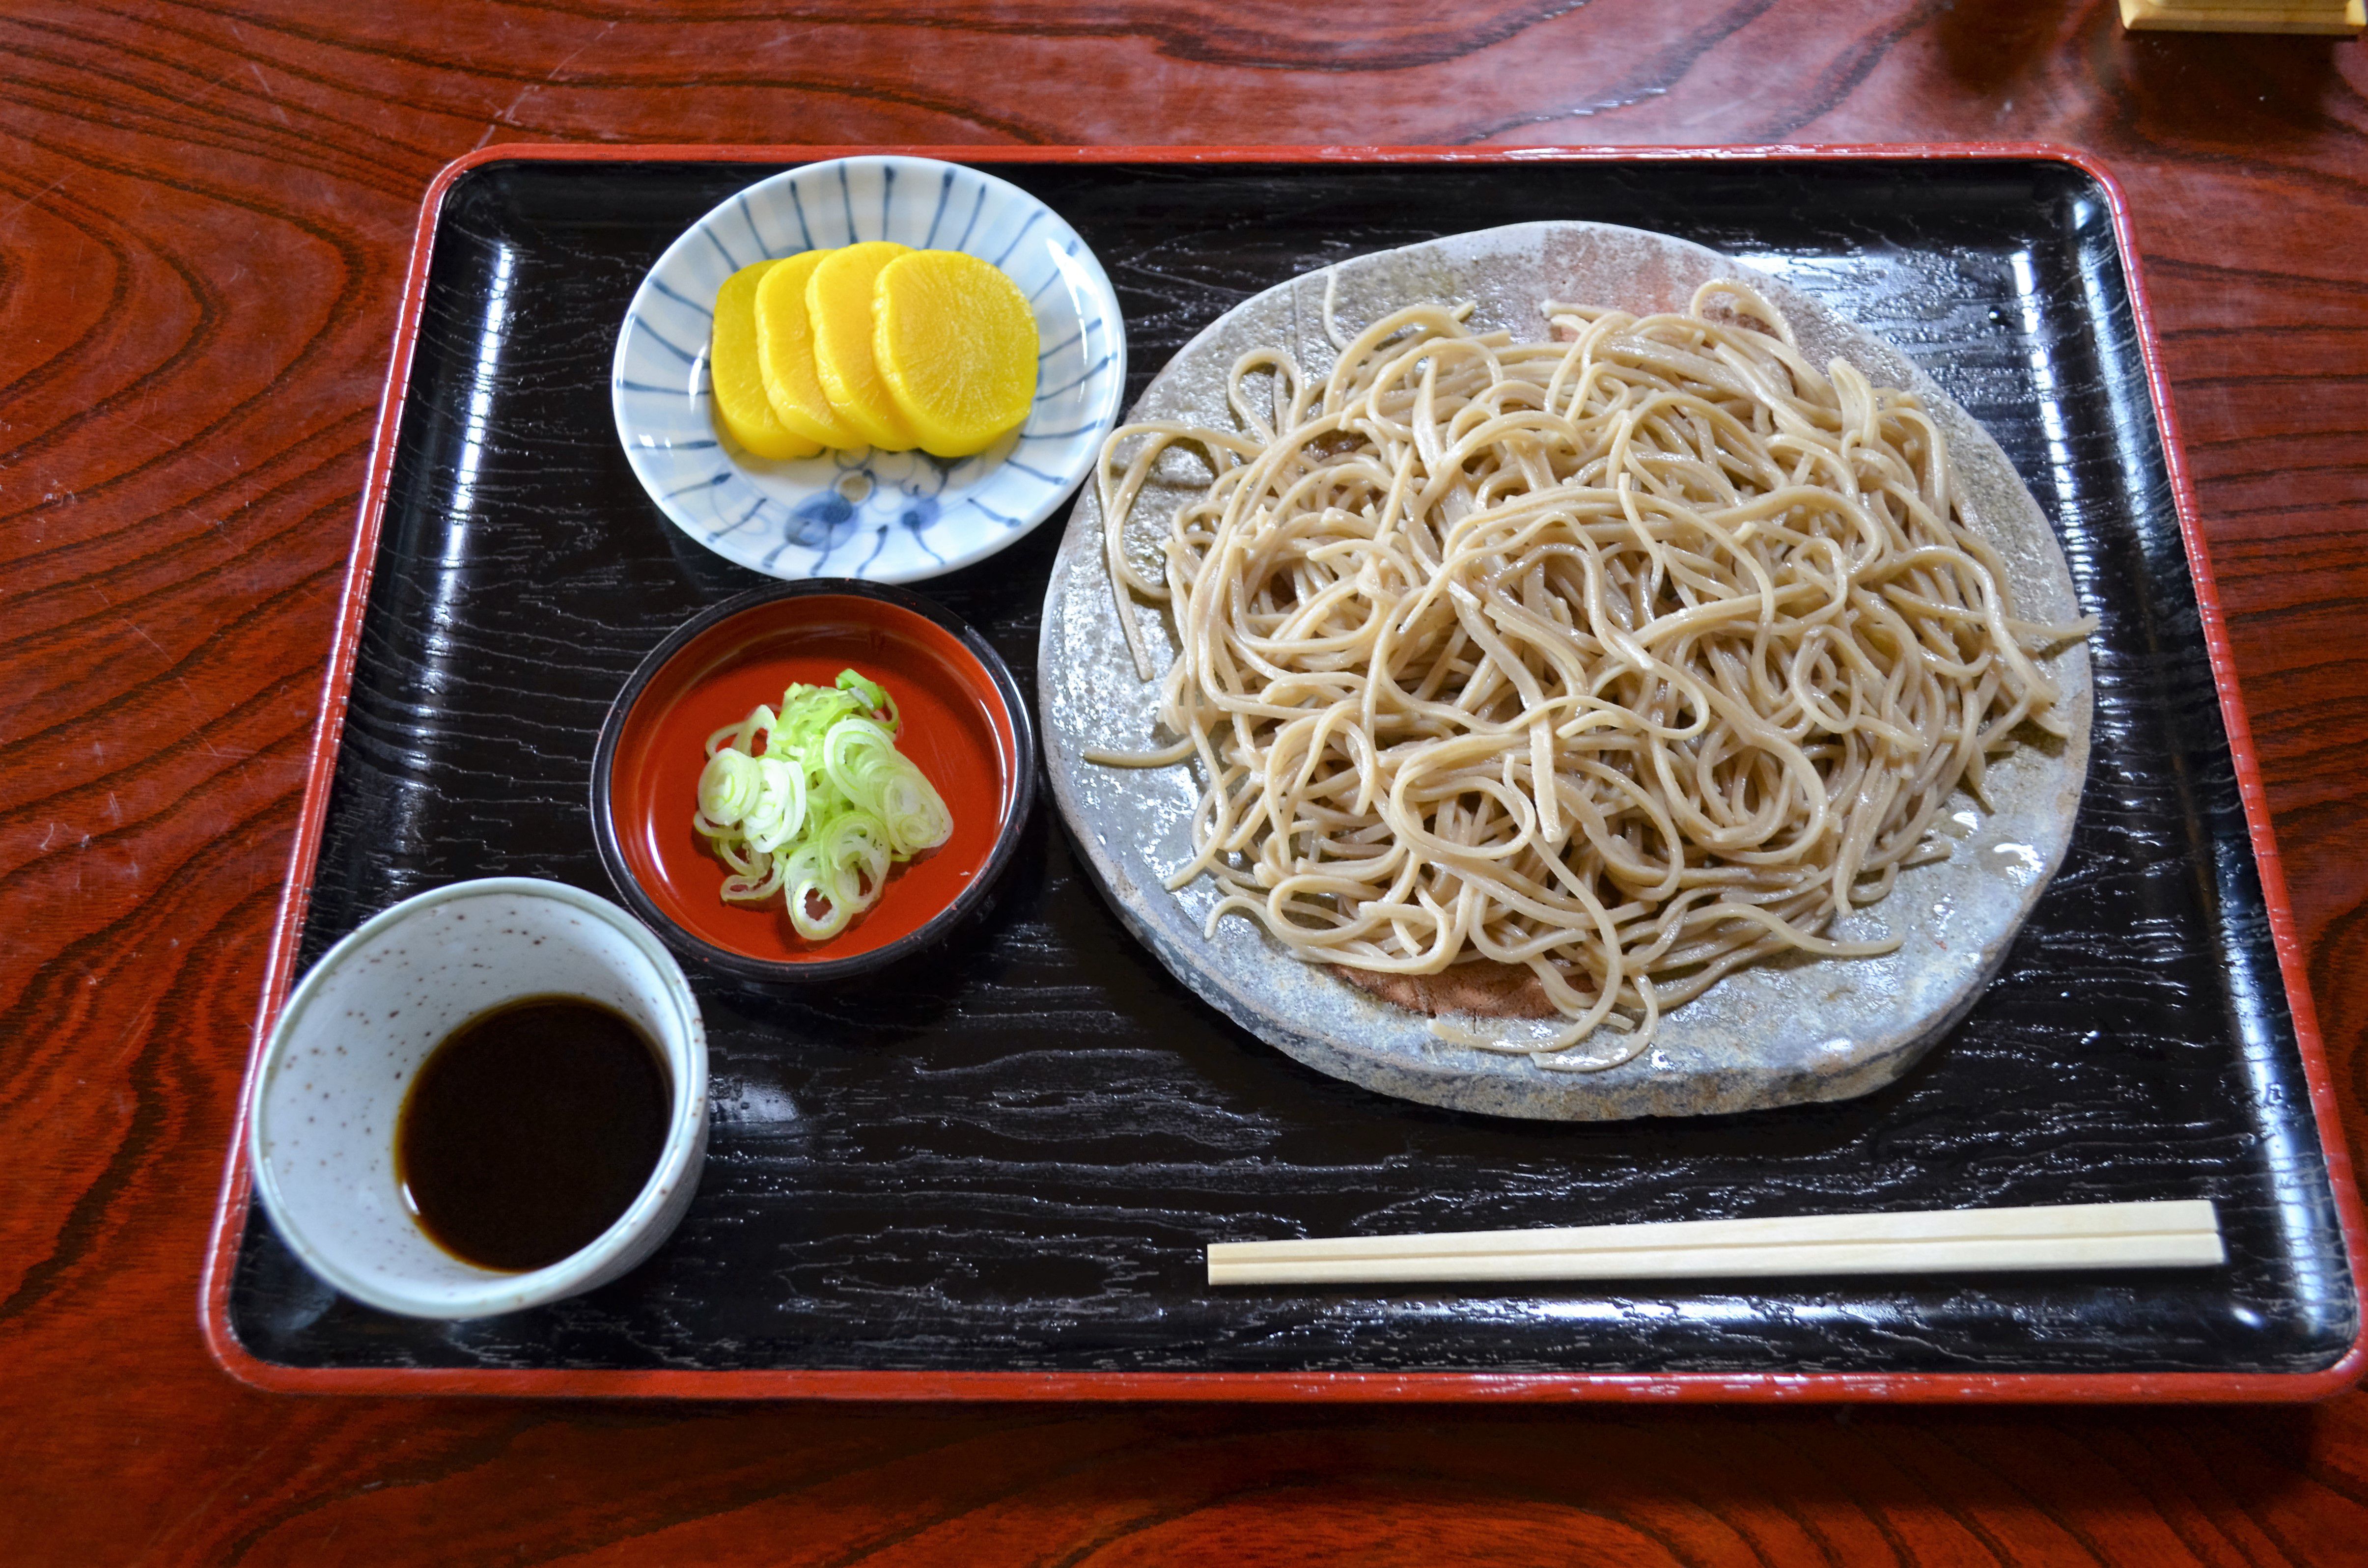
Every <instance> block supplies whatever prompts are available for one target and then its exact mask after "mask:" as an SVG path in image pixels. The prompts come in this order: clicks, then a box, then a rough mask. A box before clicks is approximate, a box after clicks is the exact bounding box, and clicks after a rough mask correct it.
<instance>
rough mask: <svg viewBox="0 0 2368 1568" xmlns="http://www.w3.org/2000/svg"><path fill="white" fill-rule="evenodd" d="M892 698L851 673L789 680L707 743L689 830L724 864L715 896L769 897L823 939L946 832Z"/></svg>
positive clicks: (805, 932)
mask: <svg viewBox="0 0 2368 1568" xmlns="http://www.w3.org/2000/svg"><path fill="white" fill-rule="evenodd" d="M902 727H903V720H902V717H901V715H900V714H899V713H898V711H897V709H896V700H895V699H894V698H893V697H891V696H889V695H888V692H887V690H886V688H885V687H882V686H881V685H880V684H879V683H878V682H877V681H873V680H869V679H866V678H865V677H864V676H861V675H859V674H858V673H857V672H855V671H854V670H842V671H840V672H839V676H838V679H837V682H836V683H834V684H833V685H831V686H827V687H820V686H792V687H790V688H789V689H788V690H787V691H785V692H783V693H782V694H781V706H780V711H779V712H778V713H777V712H775V711H774V710H772V709H770V708H766V707H762V706H759V707H758V708H757V710H755V711H754V712H752V713H750V714H749V715H748V717H747V718H746V719H745V720H743V721H742V722H739V723H737V724H727V725H725V726H723V728H722V729H720V730H718V731H716V732H715V733H713V734H712V735H710V736H709V737H708V738H707V750H708V758H707V767H706V768H705V769H704V770H703V771H702V772H701V773H700V776H699V809H698V811H697V812H696V813H695V814H694V815H693V816H692V818H691V825H692V826H693V827H694V828H696V829H697V830H698V832H699V834H700V836H701V837H703V838H705V839H706V840H707V844H708V847H709V848H710V849H711V850H712V851H713V852H714V853H715V855H716V856H717V857H718V858H720V859H722V860H723V863H724V864H725V865H727V866H729V867H731V868H732V874H731V875H730V876H728V877H726V878H724V879H723V897H724V898H725V899H726V900H728V901H730V902H732V903H763V902H764V901H766V900H768V899H769V898H771V897H772V896H773V894H775V893H776V892H779V893H781V894H783V895H785V897H786V898H787V900H788V903H789V915H790V924H791V926H794V927H796V929H797V932H798V934H799V935H800V936H801V937H805V938H806V939H807V940H808V941H815V942H820V941H827V940H828V939H829V938H831V937H836V936H837V935H838V934H839V933H840V932H841V931H844V930H846V929H847V927H848V924H849V923H850V922H851V921H853V920H854V919H855V917H856V916H857V915H860V914H862V913H863V912H864V911H865V910H867V909H869V908H871V905H873V904H874V903H878V902H879V901H880V895H881V892H882V890H883V889H884V888H885V887H886V886H887V882H888V872H889V869H891V868H892V867H893V866H894V865H896V864H898V863H900V862H902V861H905V860H909V859H911V858H913V857H914V856H916V855H918V854H921V853H923V852H924V851H926V850H930V849H935V848H937V847H938V846H939V845H941V844H943V843H945V841H946V840H947V839H948V838H950V837H951V836H952V835H953V825H954V824H953V816H952V814H951V812H948V811H947V810H946V803H945V800H944V798H943V797H941V796H940V795H939V793H938V791H937V789H936V787H935V786H934V785H932V784H931V783H930V782H929V780H928V776H927V775H925V774H923V773H922V771H921V770H920V769H919V768H918V767H916V766H914V764H913V761H912V759H911V758H910V757H907V756H905V755H904V754H903V753H902V752H900V751H898V750H897V749H896V735H897V733H898V732H899V730H901V729H902Z"/></svg>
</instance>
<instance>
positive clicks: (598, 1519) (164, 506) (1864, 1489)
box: [0, 0, 2368, 1564]
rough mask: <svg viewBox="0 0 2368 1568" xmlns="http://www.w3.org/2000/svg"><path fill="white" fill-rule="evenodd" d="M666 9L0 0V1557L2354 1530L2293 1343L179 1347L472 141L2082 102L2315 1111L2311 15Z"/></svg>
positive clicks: (1775, 134)
mask: <svg viewBox="0 0 2368 1568" xmlns="http://www.w3.org/2000/svg"><path fill="white" fill-rule="evenodd" d="M708 9H711V10H712V11H713V12H714V13H716V17H717V19H714V20H712V21H711V20H691V19H686V18H688V17H690V15H691V11H690V9H689V8H687V7H683V8H675V9H672V10H670V11H668V12H667V14H666V15H667V17H668V19H665V20H639V19H636V16H635V11H634V9H633V8H632V7H628V6H622V5H620V4H617V3H616V0H589V3H587V4H585V5H581V6H556V7H554V6H526V5H521V4H507V3H494V4H487V5H483V6H464V5H461V4H453V3H439V4H435V5H428V4H425V3H419V4H413V5H405V6H317V5H316V6H304V5H301V4H297V3H295V0H245V3H244V4H241V5H235V6H233V5H219V4H213V3H211V0H196V3H188V4H165V3H160V4H151V5H144V6H140V5H124V4H115V5H105V4H75V3H72V0H26V3H20V4H17V5H15V6H10V7H8V8H7V10H6V14H5V15H0V517H5V518H6V527H5V530H0V600H5V602H6V607H7V608H6V613H5V615H0V659H5V666H0V669H4V670H5V673H0V938H4V939H0V1009H5V1011H0V1063H5V1065H0V1119H5V1121H0V1125H5V1129H6V1137H5V1142H0V1151H5V1165H0V1169H5V1171H6V1176H5V1177H0V1183H5V1185H0V1192H4V1193H5V1197H6V1200H5V1201H4V1202H0V1541H5V1542H6V1545H5V1546H4V1547H0V1556H6V1558H7V1559H9V1560H10V1561H12V1562H131V1561H142V1562H184V1561H203V1562H222V1561H231V1560H236V1561H240V1562H306V1563H314V1564H318V1563H330V1562H392V1561H438V1562H480V1561H488V1560H491V1559H493V1558H494V1557H495V1556H496V1555H499V1556H501V1557H502V1558H504V1559H505V1560H507V1559H508V1558H510V1557H512V1556H517V1557H519V1558H524V1559H533V1560H543V1559H548V1558H552V1557H563V1556H566V1557H574V1558H577V1559H591V1558H598V1559H599V1560H602V1561H614V1562H649V1561H666V1562H677V1561H681V1562H699V1561H711V1560H712V1561H723V1560H738V1559H739V1558H741V1557H744V1556H746V1557H750V1558H757V1557H761V1558H763V1559H765V1560H768V1561H776V1560H778V1561H793V1562H851V1561H857V1560H861V1561H866V1562H887V1561H940V1560H951V1561H965V1562H987V1561H1000V1560H1007V1559H1014V1560H1026V1561H1061V1562H1096V1563H1115V1562H1167V1561H1173V1560H1176V1559H1178V1558H1180V1557H1183V1556H1184V1555H1186V1554H1187V1553H1191V1554H1194V1555H1197V1556H1198V1557H1200V1558H1201V1559H1202V1560H1204V1561H1208V1562H1235V1561H1249V1560H1253V1559H1258V1558H1261V1557H1264V1558H1270V1559H1272V1560H1276V1561H1298V1560H1304V1559H1306V1558H1309V1557H1314V1556H1317V1555H1321V1554H1326V1553H1337V1554H1342V1555H1347V1556H1349V1557H1352V1558H1354V1559H1355V1560H1357V1561H1371V1562H1463V1561H1478V1560H1481V1559H1484V1558H1485V1559H1489V1560H1522V1561H1527V1560H1550V1561H1574V1562H1575V1561H1588V1562H1621V1563H1628V1562H1635V1563H1645V1562H1665V1561H1667V1562H1729V1561H1769V1562H1807V1561H1823V1562H1852V1563H1856V1562H1896V1561H1907V1562H1944V1561H1945V1562H1982V1561H2009V1560H2011V1561H2025V1560H2030V1561H2040V1560H2063V1561H2091V1560H2102V1561H2111V1562H2146V1563H2153V1562H2187V1561H2200V1562H2214V1563H2220V1562H2251V1563H2260V1562H2332V1561H2337V1560H2340V1559H2341V1558H2343V1557H2345V1556H2347V1555H2349V1554H2358V1553H2368V1396H2363V1395H2362V1394H2361V1393H2358V1392H2353V1393H2349V1394H2346V1395H2343V1396H2342V1397H2340V1398H2338V1399H2336V1400H2333V1401H2331V1402H2329V1403H2326V1404H2323V1405H2320V1406H2317V1407H2310V1408H2275V1409H2253V1410H2216V1409H2190V1410H2161V1409H2157V1410H2112V1409H2083V1410H2040V1411H2018V1410H2005V1409H1968V1410H1931V1409H1915V1410H1909V1409H1897V1410H1885V1409H1880V1408H1874V1409H1857V1410H1839V1411H1838V1410H1832V1409H1825V1410H1784V1409H1766V1408H1755V1409H1739V1410H1735V1411H1731V1412H1729V1411H1722V1410H1717V1409H1690V1410H1686V1411H1661V1410H1644V1409H1631V1408H1603V1409H1584V1410H1537V1409H1524V1410H1520V1411H1505V1412H1497V1411H1490V1410H1480V1411H1476V1412H1475V1411H1471V1410H1463V1409H1450V1408H1424V1407H1410V1408H1399V1409H1394V1410H1313V1409H1308V1410H1299V1409H1291V1408H1281V1409H1254V1410H1240V1411H1236V1410H1232V1409H1223V1408H1217V1409H1203V1408H1192V1409H1169V1408H1162V1407H1139V1408H1118V1409H1082V1410H1080V1409H1064V1408H1051V1407H1019V1408H1000V1409H997V1408H937V1407H924V1408H878V1407H837V1406H788V1407H779V1408H771V1407H747V1408H714V1407H704V1406H672V1405H651V1404H643V1405H624V1404H591V1405H586V1404H562V1403H501V1402H474V1403H472V1402H442V1403H431V1402H406V1401H393V1400H331V1399H295V1398H285V1397H271V1396H267V1395H263V1394H259V1393H256V1392H250V1391H248V1390H246V1389H245V1388H243V1387H241V1386H239V1385H237V1384H235V1383H233V1382H232V1381H230V1380H229V1379H227V1378H226V1377H224V1376H223V1375H222V1373H221V1372H220V1371H218V1370H217V1369H215V1367H214V1366H213V1364H212V1363H211V1361H210V1360H209V1359H208V1358H207V1356H206V1354H205V1351H204V1348H203V1346H202V1345H201V1344H200V1342H199V1335H198V1326H197V1311H196V1301H197V1277H198V1267H199V1255H200V1251H201V1248H202V1244H203V1241H204V1236H205V1231H206V1220H207V1215H208V1213H209V1211H210V1210H211V1206H212V1204H213V1201H214V1197H215V1193H216V1189H217V1184H218V1181H219V1179H220V1176H221V1170H222V1156H223V1152H224V1149H225V1146H226V1141H227V1138H228V1133H229V1127H230V1116H231V1107H232V1103H233V1098H234V1096H235V1094H236V1090H237V1085H238V1082H239V1076H240V1072H241V1069H242V1067H243V1065H244V1062H245V1048H246V1040H247V1031H248V1028H249V1025H250V1023H251V1020H252V1017H253V1012H254V1008H255V1004H256V995H257V990H258V986H259V983H260V980H261V973H262V961H263V953H262V939H263V936H264V933H265V931H266V928H267V926H268V921H269V917H270V915H271V912H272V909H273V906H274V903H275V902H276V900H277V898H278V896H279V888H280V881H281V878H282V876H283V873H284V869H285V864H286V860H287V856H288V851H289V846H290V835H291V834H292V831H293V827H294V824H295V820H296V812H297V802H298V794H299V790H300V788H301V785H302V777H303V768H304V756H305V752H306V747H307V744H308V741H309V738H310V734H311V730H312V726H313V718H314V706H315V702H316V700H317V697H318V692H319V687H320V682H321V676H322V671H323V665H324V659H325V656H326V653H327V649H328V645H329V636H330V627H331V617H332V613H333V609H334V606H335V602H336V593H337V587H338V583H339V579H340V576H341V574H342V572H343V569H344V565H345V560H346V554H347V546H348V541H349V539H350V536H351V529H352V523H353V517H354V512H355V506H356V501H357V497H358V494H359V489H360V486H361V483H362V475H363V469H364V464H365V461H366V460H367V458H368V455H369V443H370V429H371V423H372V419H373V415H374V413H375V410H376V405H377V402H378V395H379V389H380V381H381V376H382V374H383V370H384V364H385V357H386V350H387V344H388V339H389V335H390V332H391V330H392V327H393V321H394V316H395V309H396V298H395V296H396V290H397V286H398V282H399V279H400V278H401V276H402V271H403V267H404V261H405V258H406V255H407V251H408V248H409V244H410V240H411V235H412V224H413V219H414V216H415V213H416V208H417V204H418V200H419V197H420V193H421V191H422V190H423V189H424V187H426V186H427V181H428V179H429V178H430V176H432V175H433V174H434V173H435V171H436V169H437V168H438V166H439V165H442V164H444V163H445V162H446V161H447V160H449V159H450V158H452V157H453V156H455V155H457V154H459V153H464V152H466V151H468V150H469V149H471V148H472V147H478V146H484V145H486V144H488V143H491V142H529V141H551V140H598V141H638V142H838V143H860V142H880V143H887V142H903V143H925V142H934V143H951V142H1002V141H1012V142H1135V143H1156V142H1235V143H1247V142H1268V143H1283V142H1394V143H1417V142H1442V143H1443V142H1489V143H1497V144H1523V143H1526V144H1546V143H1560V144H1579V143H1622V144H1635V143H1665V144H1667V143H1686V144H1695V143H1713V142H1770V141H1786V142H1873V141H1889V142H1901V141H1930V142H1962V141H1975V140H1982V141H2000V140H2003V141H2054V142H2066V143H2069V144H2072V145H2075V146H2078V147H2081V148H2083V149H2086V150H2087V151H2089V152H2090V153H2095V154H2097V155H2098V156H2100V157H2101V158H2102V159H2104V160H2105V161H2106V162H2107V163H2108V164H2109V165H2110V166H2111V167H2112V169H2113V170H2114V172H2115V173H2116V174H2117V175H2118V176H2119V177H2120V178H2121V180H2122V181H2123V184H2124V185H2125V186H2126V187H2127V190H2128V193H2129V197H2130V199H2131V202H2132V205H2133V207H2134V209H2135V216H2136V223H2137V231H2138V235H2139V239H2140V242H2141V248H2142V250H2143V253H2144V257H2145V267H2146V276H2147V279H2148V282H2149V284H2150V286H2151V290H2152V293H2153V299H2154V305H2155V310H2156V312H2157V319H2158V324H2159V325H2160V327H2161V329H2162V332H2163V336H2164V341H2165V347H2166V350H2167V353H2168V357H2169V369H2170V373H2171V378H2172V381H2173V384H2174V386H2175V389H2176V396H2177V402H2178V412H2179V415H2180V419H2181V420H2182V421H2183V424H2184V429H2185V435H2186V446H2187V454H2188V458H2189V461H2190V463H2191V465H2192V469H2193V472H2194V475H2195V478H2196V481H2197V483H2198V485H2199V489H2200V494H2201V500H2202V506H2203V519H2204V527H2205V529H2206V531H2207V533H2208V535H2209V537H2210V540H2211V544H2212V554H2213V559H2214V563H2215V565H2216V568H2217V571H2218V574H2219V580H2220V586H2221V593H2222V597H2223V599H2224V602H2225V604H2226V608H2227V610H2228V613H2229V621H2230V631H2231V634H2232V637H2233V639H2234V643H2235V649H2236V654H2237V664H2238V666H2239V668H2240V670H2241V675H2242V681H2243V687H2244V692H2245V697H2246V699H2247V702H2248V705H2249V706H2250V709H2251V712H2252V716H2253V722H2254V726H2255V734H2256V737H2257V739H2258V741H2259V743H2260V752H2261V757H2262V764H2263V767H2264V770H2265V772H2266V775H2267V781H2268V787H2269V794H2270V801H2271V806H2272V808H2273V811H2274V814H2275V820H2276V828H2277V834H2278V837H2279V842H2280V846H2281V847H2282V849H2283V854H2284V858H2285V864H2286V869H2287V874H2288V876H2289V878H2290V879H2291V882H2292V889H2293V895H2294V907H2295V912H2296V915H2297V917H2298V920H2299V924H2300V929H2301V933H2302V937H2303V939H2304V942H2305V945H2306V947H2307V949H2308V953H2309V971H2310V979H2311V986H2312V990H2313V993H2314V995H2315V997H2316V1002H2317V1010H2318V1015H2319V1017H2320V1020H2321V1022H2322V1024H2323V1026H2324V1028H2325V1032H2326V1036H2327V1042H2328V1051H2329V1053H2330V1056H2331V1058H2332V1062H2333V1065H2334V1069H2335V1076H2336V1083H2337V1088H2338V1093H2339V1095H2340V1097H2341V1101H2342V1106H2343V1117H2344V1123H2345V1126H2346V1129H2347V1130H2348V1131H2349V1132H2350V1134H2351V1138H2352V1141H2353V1142H2354V1144H2355V1145H2357V1144H2358V1143H2359V1142H2360V1139H2361V1133H2362V1129H2363V1127H2368V1121H2363V1114H2368V1112H2363V1105H2362V1088H2363V1083H2362V1074H2363V1073H2368V673H2363V672H2368V663H2363V661H2368V613H2363V607H2368V506H2363V502H2368V222H2363V217H2362V214H2363V212H2364V211H2368V56H2363V54H2362V50H2361V49H2360V47H2358V46H2357V45H2356V44H2351V43H2343V42H2334V41H2329V40H2313V39H2277V38H2237V37H2220V36H2180V35H2167V34H2155V35H2150V36H2146V37H2142V38H2130V37H2125V36H2124V35H2123V32H2122V30H2121V28H2120V27H2119V25H2118V23H2117V22H2116V20H2115V19H2114V16H2113V7H2112V5H2111V4H2110V3H2104V4H2100V3H2095V0H2091V3H2089V4H2085V5H2082V6H2078V7H2076V8H2074V9H2073V12H2072V14H2070V15H2065V14H2063V13H2064V10H2065V8H2064V7H2062V6H2051V5H2045V4H2039V3H2036V0H1996V3H1991V0H1955V4H1954V5H1953V6H1952V5H1950V4H1948V3H1946V0H1942V3H1941V4H1925V5H1921V6H1912V7H1911V6H1883V5H1877V4H1872V3H1867V0H1819V3H1815V4H1813V3H1810V0H1778V3H1776V4H1773V5H1769V4H1765V3H1760V4H1749V5H1743V4H1737V5H1730V6H1724V7H1714V8H1702V9H1697V8H1694V7H1683V6H1661V5H1656V4H1646V3H1645V0H1595V3H1594V4H1591V5H1588V6H1583V7H1572V6H1559V5H1548V4H1543V3H1535V4H1530V5H1517V4H1515V3H1514V0H1471V3H1469V4H1466V5H1464V6H1457V7H1443V6H1437V5H1435V4H1430V3H1428V0H1426V3H1421V4H1417V3H1413V0H1384V3H1381V4H1372V5H1368V6H1362V7H1353V6H1344V7H1324V6H1299V5H1294V4H1290V3H1288V0H1253V3H1249V4H1235V5H1230V6H1216V5H1210V4H1203V3H1200V0H1147V3H1145V4H1141V5H1137V6H1121V5H1115V4H1101V5H1076V6H1068V5H1058V4H1054V3H1053V0H1017V3H1014V4H1008V5H1002V6H964V5H961V4H957V3H955V0H909V3H908V4H906V5H905V6H898V7H894V8H893V9H894V11H895V12H896V13H897V14H898V19H895V20H887V19H882V18H883V17H886V16H887V15H888V14H889V12H890V11H891V9H892V8H890V7H885V6H857V5H849V4H844V3H831V0H821V3H818V4H814V5H811V6H805V7H803V8H801V9H799V10H797V11H796V12H794V13H793V14H792V13H791V12H790V10H789V8H787V7H779V6H756V5H749V4H736V5H730V6H713V7H710V8H708ZM1359 10H1360V11H1361V12H1362V13H1363V16H1362V17H1358V18H1351V17H1348V16H1347V15H1345V13H1347V12H1350V11H1359ZM727 12H731V13H737V14H738V17H739V19H730V18H728V17H726V16H725V13H727ZM768 12H773V13H778V14H780V17H781V19H779V20H769V19H764V17H765V14H766V13H768ZM431 15H434V16H438V18H439V19H438V20H436V21H434V22H433V23H431V22H429V21H427V20H424V19H422V18H425V17H429V16H431ZM2353 1560H2355V1561H2356V1560H2358V1558H2357V1557H2356V1556H2355V1557H2354V1558H2353Z"/></svg>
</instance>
